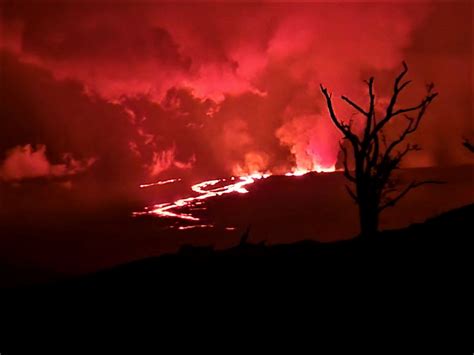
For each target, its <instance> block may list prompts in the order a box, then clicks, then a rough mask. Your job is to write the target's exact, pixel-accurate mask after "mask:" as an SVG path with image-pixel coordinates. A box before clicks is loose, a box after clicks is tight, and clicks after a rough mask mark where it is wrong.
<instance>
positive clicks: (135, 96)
mask: <svg viewBox="0 0 474 355" xmlns="http://www.w3.org/2000/svg"><path fill="white" fill-rule="evenodd" d="M1 6H2V12H1V15H0V16H1V25H2V34H3V36H2V39H1V42H0V48H1V63H2V72H1V84H0V85H1V87H0V95H1V103H0V105H1V114H2V120H1V122H0V132H1V133H0V135H1V137H0V138H1V139H0V152H1V153H3V154H5V152H7V151H8V150H11V149H13V148H14V147H18V146H23V147H24V146H25V145H27V144H33V145H34V144H45V145H46V146H47V147H48V154H49V155H50V156H51V159H53V160H52V161H60V159H61V155H62V154H63V153H64V152H70V153H71V154H73V156H74V157H75V159H79V160H80V161H83V160H84V159H88V158H90V157H95V158H97V162H96V163H95V164H94V165H92V166H91V167H90V168H89V169H87V171H86V172H85V175H86V176H89V180H88V181H89V183H90V184H96V185H97V186H102V185H103V182H104V181H107V182H108V184H111V185H115V186H120V188H119V187H117V189H118V190H120V191H121V192H123V193H127V191H134V190H133V188H132V187H133V186H138V184H140V183H143V182H148V181H150V180H152V179H157V178H168V177H176V176H178V175H183V174H184V175H186V174H187V175H191V176H193V177H195V178H196V179H198V178H202V177H209V176H215V175H226V174H232V173H237V174H238V173H247V172H252V171H253V170H260V171H273V172H285V171H289V170H291V169H294V168H295V167H297V166H298V167H305V168H312V167H314V166H315V165H322V166H329V165H331V164H334V163H336V161H337V156H338V144H337V140H338V138H339V136H338V132H337V131H336V129H335V128H334V127H332V126H331V123H330V121H329V118H328V117H327V114H326V108H325V106H324V102H323V100H322V97H321V94H320V92H319V87H318V85H319V83H320V82H323V83H324V84H325V85H326V86H328V87H329V88H330V89H331V91H333V92H334V97H337V96H339V95H341V94H345V95H348V96H350V97H351V98H352V99H353V100H355V101H357V102H360V103H364V102H366V101H367V97H366V93H365V87H364V85H363V83H362V80H363V79H365V78H366V77H368V76H370V75H375V77H376V84H377V85H378V86H377V90H378V91H377V94H379V101H380V103H382V102H383V100H384V98H386V97H387V95H388V94H389V91H390V88H391V82H390V80H391V79H392V78H393V77H394V76H395V75H396V74H397V72H398V70H399V69H400V68H399V67H400V63H401V61H402V60H406V61H407V62H408V64H409V65H410V72H409V74H410V78H411V79H413V80H414V83H416V85H414V87H413V91H411V92H410V94H407V96H406V97H405V98H404V100H405V102H413V101H414V100H415V99H417V98H418V97H419V95H422V94H423V89H424V84H425V83H426V82H428V81H434V82H435V83H436V84H437V88H438V90H439V92H440V94H441V95H440V97H439V100H438V102H436V103H435V104H434V105H433V107H431V108H430V112H429V113H428V116H427V118H426V120H425V122H423V123H422V125H421V127H420V132H418V133H417V135H416V136H414V137H413V139H414V140H415V141H417V142H419V143H420V144H421V145H422V146H423V148H424V151H423V152H421V153H419V155H418V156H417V157H416V156H413V158H412V159H411V160H409V161H407V164H408V165H409V166H424V165H455V164H463V163H466V162H469V159H470V157H469V156H467V155H466V154H465V153H464V151H463V149H462V147H461V145H460V140H461V137H462V136H470V135H472V134H473V127H472V104H471V101H472V82H471V81H470V78H471V77H472V64H471V63H472V28H471V22H472V12H471V11H470V5H469V4H463V3H454V4H450V3H428V2H427V3H422V4H420V3H413V4H411V3H410V4H408V3H404V4H403V5H400V4H396V3H392V2H391V3H371V4H365V3H313V4H310V3H300V4H277V3H255V4H248V3H240V4H239V3H232V4H227V3H214V4H211V3H204V4H184V3H174V4H173V3H166V4H160V3H141V4H133V3H122V2H121V3H119V4H112V3H110V2H108V1H95V2H86V3H84V2H76V1H72V2H70V1H57V2H46V1H45V2H42V1H34V2H28V1H26V2H21V3H20V2H15V1H4V2H2V4H1ZM336 109H337V111H338V112H339V114H340V115H341V117H350V115H351V114H352V112H351V111H350V110H349V109H348V108H347V107H346V106H344V105H343V104H341V103H339V102H338V103H336ZM7 132H8V133H7ZM446 147H448V148H446ZM98 189H99V188H98Z"/></svg>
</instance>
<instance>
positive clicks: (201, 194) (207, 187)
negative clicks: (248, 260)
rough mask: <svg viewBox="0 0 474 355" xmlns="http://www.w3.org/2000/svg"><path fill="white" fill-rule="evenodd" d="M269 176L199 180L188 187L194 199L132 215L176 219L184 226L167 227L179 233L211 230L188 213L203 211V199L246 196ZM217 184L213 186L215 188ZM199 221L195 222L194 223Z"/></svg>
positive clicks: (297, 172)
mask: <svg viewBox="0 0 474 355" xmlns="http://www.w3.org/2000/svg"><path fill="white" fill-rule="evenodd" d="M313 171H316V172H332V171H335V169H334V167H330V168H320V167H317V168H316V169H314V170H313ZM309 172H311V170H305V169H295V170H294V171H292V172H288V173H286V174H285V176H302V175H304V174H307V173H309ZM269 176H271V174H261V173H256V174H252V175H246V176H240V177H231V178H229V179H214V180H208V181H203V182H200V183H198V184H195V185H193V186H191V190H192V191H194V192H195V193H197V194H198V195H197V196H191V197H186V198H181V199H178V200H176V201H174V202H165V203H161V204H156V205H153V206H151V207H146V208H145V211H142V212H134V213H133V215H134V216H142V215H154V216H157V217H168V218H176V219H178V220H182V221H183V222H186V223H187V224H186V225H184V226H177V227H176V226H170V227H169V228H177V229H179V230H186V229H192V228H211V227H214V225H213V224H210V223H202V219H201V218H199V217H197V216H196V215H193V214H192V211H198V210H205V209H206V208H205V206H204V204H205V200H206V199H209V198H213V197H217V196H222V195H225V194H230V193H240V194H245V193H248V190H247V189H246V188H245V186H247V185H250V184H253V183H254V182H255V181H256V180H261V179H266V178H267V177H269ZM177 181H181V179H170V180H164V181H158V182H155V183H150V184H142V185H140V187H141V188H147V187H152V186H158V185H164V184H170V183H174V182H177ZM216 185H217V186H216ZM198 222H199V223H198ZM224 229H225V230H227V231H232V230H235V227H231V226H229V227H225V228H224Z"/></svg>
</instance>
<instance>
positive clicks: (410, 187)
mask: <svg viewBox="0 0 474 355" xmlns="http://www.w3.org/2000/svg"><path fill="white" fill-rule="evenodd" d="M444 183H445V182H444V181H438V180H425V181H419V182H416V181H413V182H412V183H410V184H409V185H408V186H407V187H406V188H404V189H403V190H402V191H401V192H400V193H399V194H398V195H397V196H396V197H394V198H391V199H389V200H388V201H387V202H386V203H385V204H383V205H382V206H380V207H379V212H381V211H383V210H384V209H386V208H387V207H393V206H395V205H396V204H397V202H398V201H400V200H401V199H402V198H403V197H404V196H405V195H406V194H407V193H408V192H410V191H411V190H413V189H415V188H417V187H420V186H422V185H427V184H444Z"/></svg>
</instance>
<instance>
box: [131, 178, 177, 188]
mask: <svg viewBox="0 0 474 355" xmlns="http://www.w3.org/2000/svg"><path fill="white" fill-rule="evenodd" d="M178 181H181V179H169V180H163V181H157V182H152V183H149V184H141V185H140V188H144V187H150V186H157V185H166V184H171V183H172V182H178Z"/></svg>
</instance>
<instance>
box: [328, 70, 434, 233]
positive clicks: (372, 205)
mask: <svg viewBox="0 0 474 355" xmlns="http://www.w3.org/2000/svg"><path fill="white" fill-rule="evenodd" d="M407 72H408V67H407V65H406V63H405V62H403V70H402V71H401V73H400V74H399V75H398V76H397V77H396V79H395V82H394V86H393V93H392V96H391V99H390V101H389V103H388V105H387V106H386V108H385V110H384V112H380V111H379V110H378V109H376V107H375V104H376V100H375V93H374V78H373V77H371V78H370V79H369V80H367V81H364V82H365V83H366V84H367V87H368V95H369V105H368V108H367V109H366V108H363V107H362V106H360V105H358V104H356V103H355V102H353V101H352V100H351V99H349V98H348V97H346V96H342V97H341V99H342V100H343V101H345V102H346V103H347V104H349V105H350V106H351V107H352V108H353V109H355V110H356V111H357V112H358V113H360V114H361V115H362V116H363V118H364V119H365V124H364V128H363V130H362V132H360V133H356V132H355V131H354V129H353V126H352V123H353V120H352V118H351V119H349V120H348V121H343V120H341V119H339V118H338V117H337V115H336V112H335V111H334V108H333V104H332V99H331V96H332V95H331V94H330V93H328V90H327V88H325V87H324V86H323V85H320V87H321V91H322V93H323V95H324V97H325V99H326V103H327V107H328V111H329V116H330V118H331V120H332V122H333V123H334V124H335V126H336V127H337V129H338V130H339V131H340V132H341V133H342V135H343V139H344V140H346V141H349V143H350V144H349V145H348V146H349V149H350V150H351V151H352V158H353V163H354V168H353V169H350V168H349V163H348V158H349V151H348V148H347V146H346V145H344V144H343V143H342V142H340V143H339V144H340V147H341V150H342V152H343V164H344V175H345V177H346V178H347V179H348V180H349V181H350V182H351V183H352V184H354V185H355V190H352V189H351V187H349V186H348V185H346V188H347V191H348V193H349V195H350V196H351V197H352V199H354V201H355V202H356V203H357V205H358V207H359V222H360V229H361V236H362V237H369V236H372V235H374V234H376V233H377V231H378V226H379V214H380V212H381V211H383V210H384V209H386V208H388V207H391V206H395V204H396V203H397V202H398V201H400V199H402V198H403V197H404V196H405V195H407V194H408V192H410V191H411V190H413V189H414V188H417V187H419V186H421V185H424V184H429V183H439V182H438V181H433V180H427V181H412V182H411V183H409V184H408V185H405V186H403V185H402V186H400V184H399V182H398V181H396V180H395V179H394V178H393V177H392V172H393V171H394V170H395V169H397V168H399V166H400V163H401V161H402V160H403V158H404V157H405V156H406V155H407V154H408V153H410V152H412V151H418V150H420V147H419V146H418V145H417V144H410V143H408V144H405V145H404V146H403V147H402V148H401V149H400V147H401V146H402V143H403V142H404V141H405V139H406V138H407V137H408V136H409V135H410V134H412V133H413V132H415V131H416V130H417V128H418V127H419V125H420V122H421V120H422V118H423V117H424V115H425V113H426V110H427V109H428V107H429V106H430V104H431V103H432V102H433V100H434V98H435V97H436V96H437V95H438V93H436V92H434V85H433V84H429V85H427V93H426V96H425V97H424V98H423V99H422V100H421V102H420V103H418V104H416V105H414V106H411V107H407V108H399V107H398V105H397V100H398V98H399V96H400V93H401V92H402V91H403V90H404V89H405V88H406V87H407V86H408V85H409V84H410V82H411V81H410V80H407V81H403V80H404V77H405V75H406V73H407ZM400 119H404V120H405V121H406V125H405V126H404V129H403V130H402V131H401V133H400V135H399V136H398V137H397V138H395V139H394V140H393V141H391V142H388V140H387V138H386V135H385V134H384V128H385V126H386V125H387V123H389V122H390V121H392V120H400Z"/></svg>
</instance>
